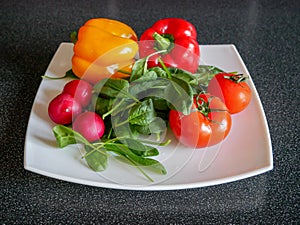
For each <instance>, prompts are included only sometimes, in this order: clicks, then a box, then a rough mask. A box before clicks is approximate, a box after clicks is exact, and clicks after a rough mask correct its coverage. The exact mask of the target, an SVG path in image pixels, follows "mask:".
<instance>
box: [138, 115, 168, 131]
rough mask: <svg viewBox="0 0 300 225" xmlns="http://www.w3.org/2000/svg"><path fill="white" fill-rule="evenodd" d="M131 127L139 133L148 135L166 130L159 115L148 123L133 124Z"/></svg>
mask: <svg viewBox="0 0 300 225" xmlns="http://www.w3.org/2000/svg"><path fill="white" fill-rule="evenodd" d="M133 128H134V129H135V130H137V131H138V132H139V133H140V134H144V135H150V134H159V133H161V132H163V131H165V130H166V123H165V121H164V120H163V119H161V118H160V117H155V118H154V119H153V120H152V121H151V123H150V124H147V125H143V126H141V125H133Z"/></svg>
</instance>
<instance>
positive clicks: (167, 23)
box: [139, 18, 200, 73]
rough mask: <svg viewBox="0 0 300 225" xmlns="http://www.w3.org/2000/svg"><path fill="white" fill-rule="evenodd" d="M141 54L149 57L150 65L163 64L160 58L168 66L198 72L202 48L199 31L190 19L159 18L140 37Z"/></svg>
mask: <svg viewBox="0 0 300 225" xmlns="http://www.w3.org/2000/svg"><path fill="white" fill-rule="evenodd" d="M139 44H140V46H139V54H140V57H141V58H143V57H146V56H148V55H150V54H152V53H154V52H157V51H161V52H162V53H159V54H154V55H153V56H151V57H150V58H149V61H148V67H149V68H151V67H155V66H161V63H160V62H159V58H161V60H162V61H163V62H164V64H165V65H166V66H167V67H176V68H180V69H183V70H187V71H189V72H192V73H194V72H196V70H197V68H198V65H199V58H200V48H199V44H198V42H197V31H196V29H195V27H194V26H193V25H192V24H191V23H190V22H188V21H186V20H184V19H180V18H166V19H161V20H158V21H157V22H156V23H154V24H153V25H152V27H150V28H148V29H147V30H146V31H145V32H144V33H143V34H142V35H141V37H140V43H139Z"/></svg>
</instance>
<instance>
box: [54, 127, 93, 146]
mask: <svg viewBox="0 0 300 225" xmlns="http://www.w3.org/2000/svg"><path fill="white" fill-rule="evenodd" d="M52 130H53V133H54V136H55V138H56V141H57V144H58V146H59V147H60V148H64V147H66V146H67V145H71V144H78V143H81V144H85V145H91V144H90V143H89V142H88V141H87V140H86V139H85V138H84V137H83V136H82V135H81V134H80V133H78V132H76V131H74V130H72V129H71V128H69V127H66V126H63V125H56V126H55V127H53V129H52Z"/></svg>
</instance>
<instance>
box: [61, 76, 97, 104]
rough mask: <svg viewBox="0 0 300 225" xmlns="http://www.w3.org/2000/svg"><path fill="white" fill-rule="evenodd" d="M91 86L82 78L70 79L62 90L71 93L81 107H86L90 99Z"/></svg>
mask: <svg viewBox="0 0 300 225" xmlns="http://www.w3.org/2000/svg"><path fill="white" fill-rule="evenodd" d="M92 90H93V87H92V85H91V84H90V83H88V82H86V81H84V80H78V79H76V80H72V81H70V82H68V83H67V84H66V85H65V86H64V89H63V92H65V93H69V94H70V95H72V96H73V97H74V98H75V99H76V101H77V102H79V103H80V104H81V106H82V107H86V106H87V105H88V104H89V103H90V101H91V99H92Z"/></svg>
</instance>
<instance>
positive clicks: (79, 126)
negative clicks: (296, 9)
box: [73, 111, 105, 142]
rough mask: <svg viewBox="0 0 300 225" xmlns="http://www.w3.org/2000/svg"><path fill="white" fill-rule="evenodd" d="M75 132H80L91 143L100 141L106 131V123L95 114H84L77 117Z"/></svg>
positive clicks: (74, 123)
mask: <svg viewBox="0 0 300 225" xmlns="http://www.w3.org/2000/svg"><path fill="white" fill-rule="evenodd" d="M73 130H75V131H77V132H79V133H80V134H81V135H82V136H83V137H85V139H87V140H88V141H89V142H93V141H96V140H99V139H100V138H101V137H102V136H103V134H104V131H105V125H104V121H103V120H102V118H101V116H99V115H98V114H97V113H95V112H89V111H88V112H84V113H82V114H80V115H79V116H77V117H76V119H75V121H74V122H73Z"/></svg>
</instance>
